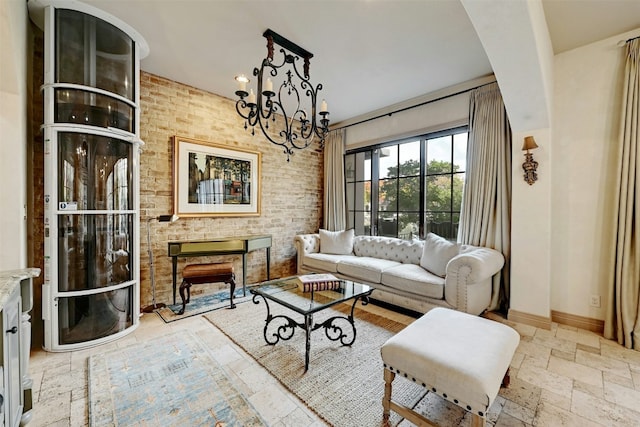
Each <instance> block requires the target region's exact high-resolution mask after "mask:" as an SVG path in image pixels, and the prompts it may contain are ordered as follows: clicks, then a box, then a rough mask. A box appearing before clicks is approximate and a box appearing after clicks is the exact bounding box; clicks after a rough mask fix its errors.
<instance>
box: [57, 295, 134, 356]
mask: <svg viewBox="0 0 640 427" xmlns="http://www.w3.org/2000/svg"><path fill="white" fill-rule="evenodd" d="M132 321H133V286H129V287H126V288H122V289H118V290H115V291H109V292H104V293H101V294H93V295H83V296H75V297H62V298H58V327H59V331H60V335H59V340H60V342H59V344H61V345H62V344H74V343H79V342H85V341H91V340H95V339H98V338H103V337H107V336H109V335H113V334H117V333H118V332H121V331H124V330H125V329H127V328H128V327H130V326H131V325H132Z"/></svg>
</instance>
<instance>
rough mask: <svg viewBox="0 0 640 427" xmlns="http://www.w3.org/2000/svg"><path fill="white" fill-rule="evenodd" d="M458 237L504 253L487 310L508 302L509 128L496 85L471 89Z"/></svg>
mask: <svg viewBox="0 0 640 427" xmlns="http://www.w3.org/2000/svg"><path fill="white" fill-rule="evenodd" d="M462 200H463V202H462V211H461V213H460V227H459V229H458V241H459V242H461V243H466V244H470V245H476V246H485V247H490V248H494V249H496V250H498V251H500V252H502V253H503V254H504V257H505V260H506V262H505V266H504V268H503V270H502V274H500V275H496V277H494V283H493V294H492V298H491V306H490V307H489V309H490V310H497V309H507V308H508V304H509V264H510V262H509V258H510V252H511V126H510V125H509V119H508V118H507V112H506V110H505V108H504V103H503V101H502V95H501V94H500V89H499V88H498V84H497V83H492V84H490V85H487V86H483V87H480V88H478V89H475V90H473V91H472V92H471V100H470V105H469V142H468V145H467V170H466V176H465V185H464V194H463V197H462Z"/></svg>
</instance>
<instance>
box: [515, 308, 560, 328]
mask: <svg viewBox="0 0 640 427" xmlns="http://www.w3.org/2000/svg"><path fill="white" fill-rule="evenodd" d="M507 319H508V320H511V321H513V322H518V323H524V324H525V325H531V326H535V327H536V328H540V329H547V330H550V329H551V319H550V318H548V317H544V316H538V315H536V314H530V313H524V312H522V311H516V310H512V309H509V314H507Z"/></svg>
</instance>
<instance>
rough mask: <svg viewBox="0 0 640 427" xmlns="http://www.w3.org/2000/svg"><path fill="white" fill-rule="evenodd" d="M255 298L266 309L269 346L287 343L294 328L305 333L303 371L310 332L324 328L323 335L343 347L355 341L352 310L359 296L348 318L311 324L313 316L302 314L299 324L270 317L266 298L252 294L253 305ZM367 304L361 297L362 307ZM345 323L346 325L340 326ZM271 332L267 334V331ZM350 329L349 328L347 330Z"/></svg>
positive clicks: (291, 320)
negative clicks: (262, 302)
mask: <svg viewBox="0 0 640 427" xmlns="http://www.w3.org/2000/svg"><path fill="white" fill-rule="evenodd" d="M257 297H262V299H263V300H264V303H265V305H266V307H267V319H266V320H265V325H264V332H263V334H264V340H265V341H266V343H267V344H269V345H276V344H277V343H278V342H280V340H283V341H288V340H290V339H291V337H293V334H294V333H295V330H296V328H300V329H304V331H305V332H306V341H305V343H306V344H305V355H304V371H305V372H306V371H307V370H308V369H309V352H310V350H311V332H313V331H315V330H317V329H320V328H324V333H325V335H326V336H327V338H329V339H330V340H331V341H340V344H342V345H343V346H350V345H351V344H353V343H354V342H355V340H356V326H355V322H354V320H353V310H354V309H355V307H356V303H357V302H358V300H359V299H360V298H361V297H360V296H358V297H356V298H354V300H353V305H352V306H351V312H350V314H349V315H348V316H333V317H330V318H329V319H327V320H325V321H324V322H322V323H316V324H314V323H313V314H314V313H307V314H304V323H299V322H296V321H295V320H293V319H292V318H290V317H288V316H285V315H283V314H279V315H277V316H273V315H271V310H270V308H269V302H268V300H267V298H265V297H264V296H262V295H258V294H254V295H253V303H254V304H259V303H260V301H259V300H258V299H257ZM368 303H369V296H368V295H364V296H362V305H367V304H368ZM344 321H346V324H344V325H341V324H342V323H344ZM270 327H271V330H272V332H271V333H269V330H270ZM349 327H350V328H349Z"/></svg>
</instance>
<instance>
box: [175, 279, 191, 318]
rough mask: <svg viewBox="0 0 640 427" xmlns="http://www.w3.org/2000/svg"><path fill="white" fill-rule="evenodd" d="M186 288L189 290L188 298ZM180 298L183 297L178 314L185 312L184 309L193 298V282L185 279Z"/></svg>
mask: <svg viewBox="0 0 640 427" xmlns="http://www.w3.org/2000/svg"><path fill="white" fill-rule="evenodd" d="M185 289H186V290H187V297H186V298H185V296H184V291H185ZM180 298H182V308H181V309H180V311H179V312H178V314H184V309H185V307H186V305H187V303H188V302H189V300H190V299H191V283H189V282H187V281H186V280H183V281H182V284H180Z"/></svg>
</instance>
